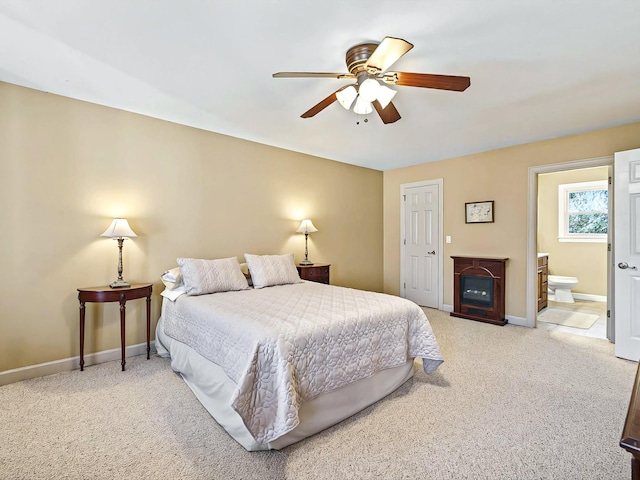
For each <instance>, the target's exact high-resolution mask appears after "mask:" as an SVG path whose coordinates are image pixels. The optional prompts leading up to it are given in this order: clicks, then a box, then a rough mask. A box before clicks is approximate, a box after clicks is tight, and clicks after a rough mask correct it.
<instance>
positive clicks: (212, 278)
mask: <svg viewBox="0 0 640 480" xmlns="http://www.w3.org/2000/svg"><path fill="white" fill-rule="evenodd" d="M178 265H180V270H181V272H182V280H183V282H184V286H185V287H186V289H187V295H205V294H207V293H216V292H229V291H232V290H246V289H247V288H249V284H248V283H247V279H246V278H245V276H244V274H243V273H242V270H240V264H239V263H238V259H237V258H236V257H229V258H220V259H217V260H204V259H200V258H178Z"/></svg>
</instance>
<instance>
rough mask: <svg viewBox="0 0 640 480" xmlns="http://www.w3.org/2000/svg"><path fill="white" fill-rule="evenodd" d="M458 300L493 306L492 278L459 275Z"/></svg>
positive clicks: (482, 305) (469, 303)
mask: <svg viewBox="0 0 640 480" xmlns="http://www.w3.org/2000/svg"><path fill="white" fill-rule="evenodd" d="M460 301H461V303H464V304H466V305H477V306H480V307H492V306H493V278H491V277H477V276H474V275H461V276H460Z"/></svg>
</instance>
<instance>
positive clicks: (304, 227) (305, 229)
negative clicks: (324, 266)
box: [296, 218, 318, 265]
mask: <svg viewBox="0 0 640 480" xmlns="http://www.w3.org/2000/svg"><path fill="white" fill-rule="evenodd" d="M317 231H318V229H317V228H316V227H314V226H313V222H312V221H311V220H309V219H308V218H305V219H304V220H302V222H300V226H299V227H298V229H297V230H296V232H298V233H304V260H302V261H301V262H300V265H313V262H310V261H309V250H308V249H307V239H308V237H309V234H310V233H313V232H317Z"/></svg>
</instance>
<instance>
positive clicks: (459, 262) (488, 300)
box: [451, 256, 509, 325]
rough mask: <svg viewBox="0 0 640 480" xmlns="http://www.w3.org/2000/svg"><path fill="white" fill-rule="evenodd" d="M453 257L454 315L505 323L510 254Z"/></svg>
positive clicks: (486, 321)
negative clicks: (502, 255)
mask: <svg viewBox="0 0 640 480" xmlns="http://www.w3.org/2000/svg"><path fill="white" fill-rule="evenodd" d="M451 258H453V312H451V315H452V316H454V317H461V318H467V319H469V320H477V321H480V322H485V323H492V324H494V325H505V324H506V323H507V319H506V318H505V308H504V305H505V293H504V289H505V285H506V283H505V273H506V272H505V270H506V268H505V264H506V262H507V260H509V259H508V258H493V257H460V256H452V257H451Z"/></svg>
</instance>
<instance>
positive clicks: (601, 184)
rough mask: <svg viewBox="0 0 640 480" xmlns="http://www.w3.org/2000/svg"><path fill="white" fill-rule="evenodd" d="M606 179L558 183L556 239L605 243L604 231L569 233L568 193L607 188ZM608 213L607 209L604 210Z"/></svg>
mask: <svg viewBox="0 0 640 480" xmlns="http://www.w3.org/2000/svg"><path fill="white" fill-rule="evenodd" d="M608 186H609V185H608V182H607V181H606V180H594V181H591V182H574V183H563V184H560V185H558V241H559V242H576V243H577V242H593V243H607V235H608V234H606V233H569V231H568V230H569V205H568V203H569V201H568V198H569V194H570V193H572V192H584V191H594V190H608ZM606 213H608V211H607V212H606Z"/></svg>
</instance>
